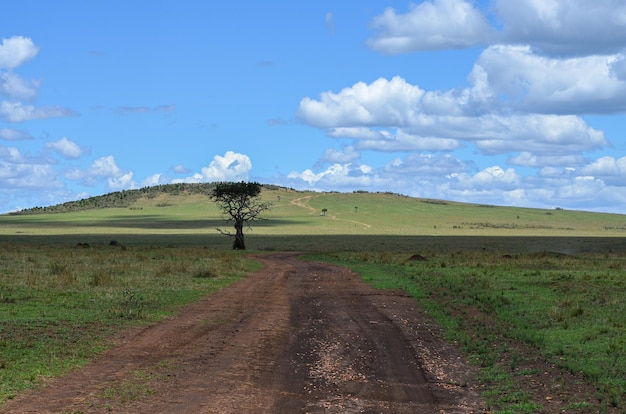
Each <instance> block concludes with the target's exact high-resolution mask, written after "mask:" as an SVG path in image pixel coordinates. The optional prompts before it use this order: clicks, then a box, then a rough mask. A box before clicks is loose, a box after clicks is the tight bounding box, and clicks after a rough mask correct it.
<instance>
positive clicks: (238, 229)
mask: <svg viewBox="0 0 626 414" xmlns="http://www.w3.org/2000/svg"><path fill="white" fill-rule="evenodd" d="M233 249H234V250H246V243H245V242H244V240H243V221H235V241H234V242H233Z"/></svg>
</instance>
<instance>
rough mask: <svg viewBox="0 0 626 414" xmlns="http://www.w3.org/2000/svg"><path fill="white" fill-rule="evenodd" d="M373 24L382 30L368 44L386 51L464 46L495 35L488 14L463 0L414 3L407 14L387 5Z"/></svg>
mask: <svg viewBox="0 0 626 414" xmlns="http://www.w3.org/2000/svg"><path fill="white" fill-rule="evenodd" d="M372 26H373V27H374V28H375V29H379V30H380V33H378V34H377V35H376V36H375V37H373V38H372V39H370V40H369V41H368V45H369V46H370V47H371V48H372V49H375V50H378V51H380V52H383V53H406V52H412V51H416V50H433V49H444V48H445V49H450V48H452V49H456V48H465V47H470V46H473V45H476V44H481V43H485V42H487V41H488V40H489V39H490V38H491V37H492V36H493V33H492V32H493V29H492V28H491V27H490V26H489V23H488V22H487V19H486V18H485V16H484V15H483V14H482V13H481V12H480V11H479V10H477V9H476V8H475V7H473V6H472V4H471V3H469V2H467V1H464V0H433V1H425V2H422V3H420V4H418V5H415V4H411V6H410V8H409V11H408V12H407V13H406V14H399V13H397V12H396V11H395V10H393V9H391V8H388V9H386V10H385V12H384V13H383V14H382V15H380V16H377V17H376V18H374V20H373V22H372Z"/></svg>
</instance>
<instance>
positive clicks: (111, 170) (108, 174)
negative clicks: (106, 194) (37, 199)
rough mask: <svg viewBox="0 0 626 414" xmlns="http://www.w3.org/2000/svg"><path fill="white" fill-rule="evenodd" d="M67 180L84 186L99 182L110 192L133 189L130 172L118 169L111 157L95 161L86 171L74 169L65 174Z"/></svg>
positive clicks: (133, 183) (134, 184)
mask: <svg viewBox="0 0 626 414" xmlns="http://www.w3.org/2000/svg"><path fill="white" fill-rule="evenodd" d="M65 177H66V178H67V179H69V180H73V181H79V182H81V183H82V184H84V185H88V186H94V185H96V184H98V183H100V182H106V184H107V187H108V188H109V189H110V190H122V189H129V188H135V187H136V183H135V182H134V181H133V173H132V171H128V170H126V171H125V170H122V169H120V168H119V167H118V165H117V162H116V161H115V158H114V157H113V156H112V155H109V156H106V157H101V158H98V159H97V160H95V161H94V162H93V163H92V164H91V165H90V166H89V167H88V168H86V169H74V170H72V171H69V172H67V173H66V174H65Z"/></svg>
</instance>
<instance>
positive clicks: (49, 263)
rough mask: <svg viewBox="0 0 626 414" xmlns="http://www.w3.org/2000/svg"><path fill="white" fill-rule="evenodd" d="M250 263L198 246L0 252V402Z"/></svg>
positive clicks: (9, 247)
mask: <svg viewBox="0 0 626 414" xmlns="http://www.w3.org/2000/svg"><path fill="white" fill-rule="evenodd" d="M254 268H256V265H255V264H254V263H253V262H251V261H249V260H247V259H245V258H244V257H242V256H241V255H240V254H237V253H235V252H231V251H215V250H207V249H203V248H192V247H185V248H165V247H156V248H152V247H133V248H127V249H126V250H122V249H121V248H119V247H112V246H108V245H99V246H98V245H96V246H92V247H90V248H76V247H68V246H53V245H22V244H4V245H1V246H0V403H1V402H2V401H6V399H9V398H12V397H13V396H15V395H16V394H17V393H18V392H19V391H20V390H22V389H24V388H28V387H32V386H33V385H36V384H38V383H39V382H40V381H41V379H42V378H44V377H49V376H56V375H61V374H62V373H64V372H67V371H68V370H69V369H71V368H73V367H75V366H78V365H82V364H84V363H85V362H87V361H88V360H89V359H90V358H91V357H93V354H94V353H97V352H99V351H101V350H103V349H104V348H105V347H106V346H108V345H109V344H110V339H111V337H112V335H114V334H115V333H116V332H119V331H120V330H121V329H125V328H129V327H131V326H134V325H136V324H145V323H153V322H156V321H158V320H160V319H162V318H163V317H166V316H168V315H171V314H172V313H173V312H175V311H176V310H177V309H178V308H180V307H181V306H182V305H184V304H187V303H190V302H193V301H196V300H198V299H199V298H201V297H203V296H205V295H208V294H210V293H213V292H215V291H216V290H218V289H220V288H221V287H223V286H225V285H227V284H229V283H232V282H234V281H236V280H238V279H239V278H241V277H243V276H244V275H245V274H246V273H247V272H249V271H251V270H252V269H254Z"/></svg>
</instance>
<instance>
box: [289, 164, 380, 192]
mask: <svg viewBox="0 0 626 414" xmlns="http://www.w3.org/2000/svg"><path fill="white" fill-rule="evenodd" d="M287 178H288V179H289V180H291V181H292V182H304V183H306V184H307V186H308V187H309V188H311V189H318V188H334V189H337V190H342V189H354V188H364V187H372V186H373V185H381V184H382V183H381V182H380V179H379V178H378V177H377V176H376V175H375V174H373V172H372V168H371V167H369V166H367V165H358V164H352V163H348V164H332V165H330V166H329V167H328V168H326V169H325V170H323V171H320V172H314V171H313V170H311V169H306V170H304V171H302V172H297V171H292V172H291V173H289V174H288V175H287Z"/></svg>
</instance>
